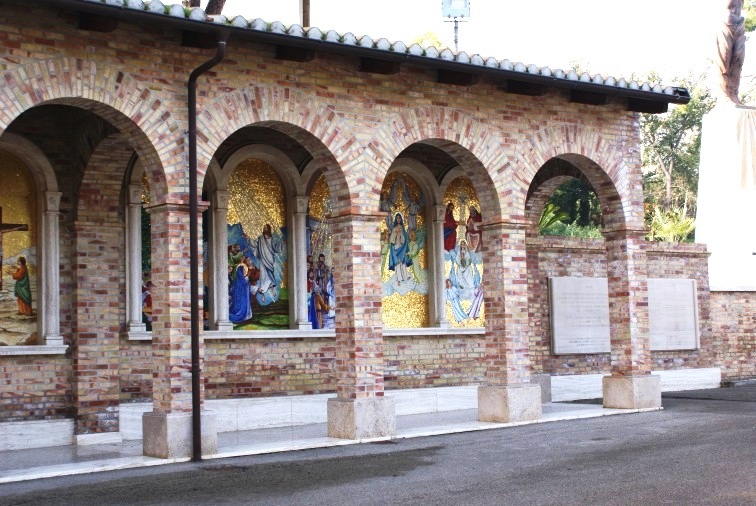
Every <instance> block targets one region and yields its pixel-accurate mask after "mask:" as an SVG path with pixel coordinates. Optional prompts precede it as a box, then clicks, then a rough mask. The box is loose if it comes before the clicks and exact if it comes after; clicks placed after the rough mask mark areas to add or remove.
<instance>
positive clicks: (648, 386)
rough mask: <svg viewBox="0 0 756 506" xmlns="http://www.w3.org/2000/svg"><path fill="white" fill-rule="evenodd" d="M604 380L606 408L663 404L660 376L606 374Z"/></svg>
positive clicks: (657, 405) (633, 407)
mask: <svg viewBox="0 0 756 506" xmlns="http://www.w3.org/2000/svg"><path fill="white" fill-rule="evenodd" d="M602 381H603V391H604V407H605V408H619V409H647V408H660V407H661V405H662V404H661V378H660V377H659V376H653V375H647V376H605V377H604V379H603V380H602Z"/></svg>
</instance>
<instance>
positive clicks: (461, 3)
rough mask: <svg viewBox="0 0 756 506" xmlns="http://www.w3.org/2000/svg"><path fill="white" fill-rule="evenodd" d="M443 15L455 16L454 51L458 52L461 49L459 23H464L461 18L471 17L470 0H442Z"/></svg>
mask: <svg viewBox="0 0 756 506" xmlns="http://www.w3.org/2000/svg"><path fill="white" fill-rule="evenodd" d="M441 16H443V17H445V18H454V21H453V22H454V52H457V51H459V43H458V42H459V23H460V22H461V23H464V21H461V20H460V19H459V18H465V17H468V18H469V17H470V0H441ZM447 23H451V21H447Z"/></svg>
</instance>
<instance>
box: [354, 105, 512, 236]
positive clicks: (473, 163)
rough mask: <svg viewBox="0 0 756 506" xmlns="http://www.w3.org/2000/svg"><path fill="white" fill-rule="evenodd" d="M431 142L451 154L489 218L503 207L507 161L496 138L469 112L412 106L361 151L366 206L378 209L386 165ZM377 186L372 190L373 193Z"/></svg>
mask: <svg viewBox="0 0 756 506" xmlns="http://www.w3.org/2000/svg"><path fill="white" fill-rule="evenodd" d="M418 142H423V143H427V144H431V145H433V146H435V147H437V148H439V149H441V150H443V151H445V152H446V153H448V154H449V155H451V156H452V157H453V158H454V159H455V160H457V162H458V163H459V165H460V166H461V167H463V169H464V172H465V175H466V176H467V177H469V178H470V180H471V181H472V182H473V185H474V186H475V190H476V192H477V193H478V197H479V198H480V200H481V201H485V202H487V204H488V205H489V206H490V216H491V221H495V220H496V218H495V217H501V216H502V214H503V213H504V212H505V211H504V210H505V209H507V206H505V205H503V203H502V202H501V200H500V198H499V195H501V194H504V193H505V187H506V185H507V180H508V177H509V176H508V172H509V171H508V170H507V169H508V168H509V167H510V164H509V160H508V158H507V156H506V154H505V153H504V149H503V145H502V141H501V138H500V137H499V136H498V135H496V134H495V133H494V132H493V131H492V130H490V129H489V128H488V127H487V126H486V125H484V124H483V123H480V122H479V121H477V120H476V119H474V118H473V117H472V116H469V115H467V114H465V113H463V112H462V111H459V110H456V109H449V108H445V107H432V106H426V107H417V108H414V109H409V110H407V111H405V112H403V113H401V114H397V115H395V116H393V117H391V118H390V119H389V120H388V122H387V123H386V124H385V126H384V127H383V128H381V129H379V130H378V131H377V132H376V133H375V134H374V135H373V137H372V139H371V140H370V142H369V143H368V145H367V146H366V149H365V154H364V165H363V166H364V170H363V172H362V174H361V176H362V177H363V178H364V180H365V181H367V182H369V183H368V184H369V187H370V188H371V189H373V190H374V191H373V192H372V193H369V194H368V195H366V197H367V198H368V199H370V201H369V202H365V205H367V206H368V208H369V209H378V199H379V196H380V189H381V187H382V185H383V179H384V178H385V177H386V173H387V172H388V169H389V167H390V166H391V163H392V162H393V161H394V160H395V159H396V157H397V156H398V155H399V154H400V153H401V152H402V151H403V150H404V149H406V148H407V147H409V146H410V145H412V144H414V143H418ZM375 189H377V192H376V191H375Z"/></svg>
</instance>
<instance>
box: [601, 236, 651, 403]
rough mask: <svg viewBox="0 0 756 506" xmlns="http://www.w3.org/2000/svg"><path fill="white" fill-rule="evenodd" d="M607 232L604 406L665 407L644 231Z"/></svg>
mask: <svg viewBox="0 0 756 506" xmlns="http://www.w3.org/2000/svg"><path fill="white" fill-rule="evenodd" d="M605 236H606V254H607V276H608V278H609V321H610V325H611V347H612V374H611V376H607V377H605V378H604V380H603V390H604V407H607V408H656V407H660V406H661V383H660V378H659V376H651V351H650V344H649V339H648V291H647V264H646V250H645V243H646V239H645V231H644V230H621V231H615V232H606V233H605Z"/></svg>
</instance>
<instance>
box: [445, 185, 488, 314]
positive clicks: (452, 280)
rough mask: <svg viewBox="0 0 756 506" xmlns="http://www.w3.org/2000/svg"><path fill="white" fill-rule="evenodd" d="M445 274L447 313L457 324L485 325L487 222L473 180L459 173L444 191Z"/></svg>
mask: <svg viewBox="0 0 756 506" xmlns="http://www.w3.org/2000/svg"><path fill="white" fill-rule="evenodd" d="M444 202H445V203H446V216H445V218H444V276H445V282H444V286H445V287H446V290H445V292H446V293H445V295H446V316H447V318H448V320H449V321H450V322H451V323H452V325H453V326H454V327H483V326H485V313H484V311H485V308H484V304H483V284H484V283H483V256H482V246H483V231H482V229H481V225H482V224H483V218H482V214H481V212H482V210H481V208H480V201H479V200H478V196H477V194H476V193H475V188H473V185H472V182H471V181H470V180H469V179H467V178H466V177H458V178H456V179H454V180H453V181H452V182H451V184H449V186H448V188H447V189H446V193H445V194H444Z"/></svg>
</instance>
